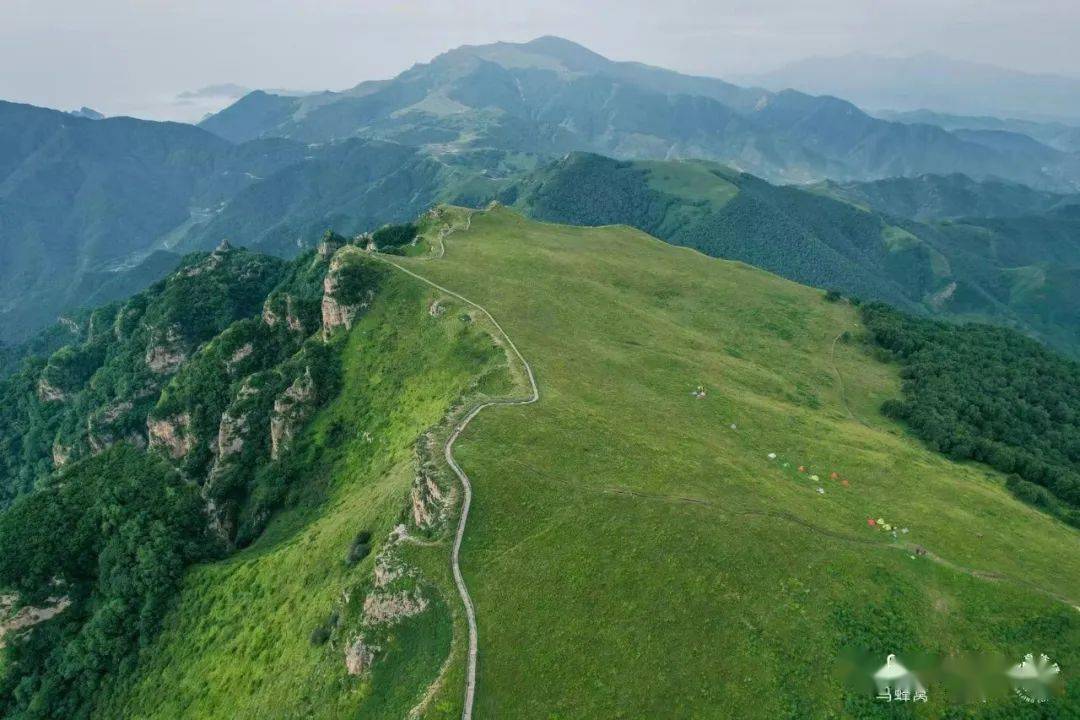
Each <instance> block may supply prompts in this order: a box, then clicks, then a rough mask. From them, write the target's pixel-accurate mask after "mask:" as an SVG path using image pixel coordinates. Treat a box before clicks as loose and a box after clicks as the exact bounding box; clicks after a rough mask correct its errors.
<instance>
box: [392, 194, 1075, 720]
mask: <svg viewBox="0 0 1080 720" xmlns="http://www.w3.org/2000/svg"><path fill="white" fill-rule="evenodd" d="M401 262H403V263H406V264H408V265H409V267H410V268H412V269H414V270H415V271H417V272H421V273H423V274H425V275H426V276H428V277H430V278H431V279H433V280H434V281H436V282H439V283H440V284H443V285H444V286H446V287H449V288H452V289H454V290H455V291H457V292H460V293H462V294H464V295H465V296H467V297H469V298H470V299H473V300H475V301H476V302H479V303H481V304H483V305H484V306H485V307H487V308H488V309H489V310H490V311H491V312H492V313H493V315H494V316H495V317H496V318H497V319H498V320H499V322H500V323H501V324H502V325H503V327H504V328H505V329H506V331H507V332H508V333H509V334H510V336H511V337H512V338H513V339H514V341H515V343H516V344H517V345H518V346H519V348H520V349H521V351H522V352H523V354H524V355H525V357H526V358H527V359H528V360H529V361H530V363H532V364H533V367H534V369H535V370H536V372H537V376H538V380H539V382H540V386H541V401H540V403H539V404H537V405H534V406H529V407H526V408H494V409H492V410H490V411H488V412H487V413H485V414H484V415H482V416H480V417H478V418H477V419H476V420H475V421H474V424H473V425H472V426H470V428H469V430H468V431H467V432H466V433H465V434H464V435H463V436H462V438H461V440H460V441H459V443H458V446H457V456H458V460H459V462H460V463H461V464H462V466H463V467H465V468H467V471H468V472H469V474H470V477H472V478H473V484H474V490H475V494H476V496H475V501H474V510H473V513H474V514H473V515H472V517H471V520H470V526H469V531H468V532H467V533H466V538H465V544H464V547H463V552H462V558H463V570H464V572H465V577H466V581H467V583H468V584H469V587H470V589H471V590H472V593H473V597H474V600H475V602H476V605H477V615H478V621H479V623H480V628H479V631H480V638H481V640H480V663H479V672H480V677H479V685H478V695H477V713H478V715H483V716H495V717H561V718H578V717H582V718H584V717H639V716H648V717H748V718H750V717H763V718H764V717H768V718H772V717H869V716H872V715H865V714H862V711H861V710H859V709H858V703H857V702H856V701H855V699H853V698H849V699H848V700H847V701H845V699H844V697H843V691H842V687H841V684H840V681H839V680H838V678H837V676H836V675H834V674H833V671H834V668H835V664H836V658H837V655H838V654H839V652H840V650H841V647H842V646H843V645H845V644H847V643H854V644H861V645H864V646H867V647H869V648H870V649H871V650H873V651H874V652H875V653H876V654H880V655H882V656H883V655H884V653H885V652H887V651H889V650H890V649H901V648H914V647H922V648H926V649H929V650H934V651H940V652H946V653H948V652H952V651H960V650H966V651H989V650H996V651H1001V652H1003V653H1005V654H1007V655H1009V656H1015V657H1020V656H1021V655H1022V654H1023V653H1025V652H1030V651H1031V648H1040V651H1044V652H1047V653H1048V654H1050V655H1051V656H1053V657H1054V658H1055V659H1056V660H1058V661H1059V662H1061V663H1062V666H1063V667H1067V666H1069V665H1074V664H1075V663H1076V662H1078V660H1080V658H1078V657H1077V650H1076V649H1077V647H1080V617H1078V616H1077V613H1076V611H1075V610H1074V609H1072V608H1071V607H1068V606H1066V605H1064V604H1062V603H1061V602H1059V601H1057V600H1054V599H1052V598H1051V597H1049V596H1048V595H1047V594H1044V593H1043V592H1041V591H1039V590H1036V589H1032V588H1033V587H1037V588H1041V589H1043V590H1045V591H1046V592H1047V593H1052V594H1056V595H1061V596H1064V597H1069V596H1070V594H1071V595H1075V588H1076V587H1077V581H1078V579H1080V564H1078V562H1077V557H1080V556H1078V554H1077V553H1076V552H1075V549H1076V548H1077V545H1078V536H1077V533H1076V531H1075V530H1072V529H1069V528H1067V527H1065V526H1064V525H1062V524H1060V523H1057V522H1055V521H1053V520H1052V519H1050V518H1048V517H1046V516H1045V515H1042V514H1041V513H1038V512H1037V511H1035V510H1033V509H1031V508H1028V507H1026V506H1024V505H1023V504H1021V503H1019V502H1017V501H1016V500H1014V499H1013V498H1012V497H1010V495H1009V493H1008V492H1007V491H1006V489H1005V488H1004V478H1003V477H1002V476H1001V475H999V474H996V473H994V472H992V471H989V470H987V469H986V468H985V467H982V466H978V465H971V464H956V463H952V462H950V461H948V460H947V459H945V458H943V457H941V456H939V455H936V454H934V453H932V452H930V451H928V450H926V449H924V448H923V447H922V446H921V444H920V443H918V442H917V441H915V440H914V439H913V438H911V437H910V436H908V435H907V434H906V433H905V432H904V431H903V429H902V428H900V427H899V426H897V425H896V424H895V423H893V422H891V421H889V420H887V419H886V418H884V417H882V416H881V415H880V414H879V413H878V411H877V408H878V406H879V405H880V402H881V401H882V400H883V399H886V398H887V397H889V396H895V393H896V392H897V391H898V380H897V378H896V376H895V374H894V373H895V371H894V370H893V369H891V368H889V367H888V366H887V365H884V364H882V363H880V362H878V361H875V360H873V359H872V358H870V357H869V356H868V355H867V354H866V352H865V350H864V349H863V348H862V346H861V345H860V344H859V343H850V344H845V343H837V344H836V345H835V354H834V344H833V341H834V339H835V338H836V337H837V336H838V335H839V334H840V333H841V332H842V331H844V330H848V331H850V332H852V333H854V334H855V335H856V336H858V335H859V334H860V333H861V329H860V326H859V323H858V319H857V317H856V315H855V313H854V310H853V309H852V308H850V307H849V306H847V305H846V304H842V303H840V304H829V303H824V302H822V300H821V295H820V293H819V292H818V291H814V290H811V289H808V288H805V287H801V286H798V285H795V284H793V283H790V282H787V281H783V280H780V279H779V278H776V277H774V276H771V275H768V274H767V273H764V272H762V271H760V270H756V269H753V268H750V267H747V266H745V265H741V264H738V263H731V262H724V261H718V260H713V259H709V258H706V257H704V256H702V255H700V254H698V253H695V252H691V251H688V250H685V249H680V248H675V247H671V246H669V245H666V244H664V243H661V242H658V241H657V240H655V239H653V238H650V237H647V236H645V235H643V234H641V233H638V232H636V231H633V230H629V229H627V228H623V227H609V228H597V229H581V228H573V227H566V226H559V225H550V224H542V223H536V222H531V221H528V220H525V219H524V218H522V217H520V216H518V215H515V214H514V213H512V212H510V211H508V210H503V209H498V210H495V211H492V212H488V213H483V214H479V215H475V216H474V217H473V219H472V222H471V229H470V230H468V231H459V232H457V233H455V234H454V235H453V236H451V238H450V239H449V240H448V242H447V252H446V255H445V257H444V258H443V259H441V260H438V261H430V260H428V261H425V260H419V259H404V260H402V261H401ZM642 268H648V272H642ZM837 370H839V371H840V373H841V376H842V378H843V388H844V398H845V399H846V401H845V399H842V398H841V394H840V387H839V385H838V381H837ZM698 384H703V385H704V386H705V387H706V390H707V396H706V397H705V398H703V399H697V398H694V397H692V396H691V391H692V390H694V388H695V387H696V386H697V385H698ZM731 423H735V424H736V426H737V429H736V430H732V429H730V427H729V426H730V424H731ZM768 452H777V453H778V454H779V456H780V457H779V460H778V461H770V460H769V459H768V458H767V457H766V454H767V453H768ZM781 461H783V462H789V463H791V464H792V467H789V468H787V469H784V468H783V467H782V464H781ZM798 464H805V465H807V466H808V467H809V469H810V472H813V473H817V474H820V475H821V478H822V480H821V481H820V484H821V485H822V486H823V487H824V488H825V489H826V494H825V495H818V494H817V493H816V492H815V491H814V486H813V484H812V483H811V482H810V481H809V480H807V475H808V474H809V473H806V474H803V473H799V472H798V471H797V470H794V469H793V467H794V466H796V465H798ZM833 470H836V471H838V472H840V473H841V474H842V475H843V476H844V477H845V478H850V480H851V483H850V487H849V488H843V487H842V486H841V485H839V484H838V483H837V482H836V481H830V480H829V479H828V473H829V472H831V471H833ZM868 516H869V517H879V516H884V517H886V518H887V519H888V520H889V521H890V522H894V523H896V524H897V525H899V526H903V527H910V529H911V534H910V535H907V536H904V538H905V540H904V541H905V542H908V543H918V544H920V545H923V546H925V547H926V548H928V549H929V550H930V551H931V552H933V553H935V554H936V555H937V556H940V557H941V558H943V559H944V560H945V561H947V562H949V563H951V564H952V565H954V566H962V567H964V568H970V569H972V570H978V571H985V572H995V573H1000V574H1001V575H1003V576H1005V579H1002V580H998V581H996V582H995V581H990V580H986V579H983V578H979V577H975V576H973V575H971V574H968V573H966V572H963V571H959V570H956V569H954V568H953V567H949V566H945V565H941V564H937V563H934V562H932V561H930V560H928V559H925V558H920V559H911V558H910V557H909V555H910V554H911V553H910V551H909V550H908V549H907V548H905V547H904V546H903V544H902V542H893V541H892V540H891V538H889V537H887V536H886V535H885V534H884V533H882V532H880V531H877V530H874V529H871V528H869V527H867V525H866V518H867V517H868ZM1071 687H1072V690H1071V692H1072V693H1073V695H1074V698H1075V694H1076V692H1077V688H1076V685H1075V680H1074V681H1073V684H1072V685H1071ZM947 705H948V703H947V701H946V699H945V698H944V697H943V696H942V694H941V693H938V694H937V695H936V696H935V695H933V694H932V701H931V704H930V706H929V707H928V708H927V714H928V715H929V716H933V717H940V716H942V715H943V714H944V713H945V711H946V708H947ZM968 710H970V711H972V712H975V711H977V710H978V709H977V708H968ZM999 711H1000V712H1001V713H1005V714H1004V715H1002V716H1008V717H1013V716H1016V717H1019V716H1022V715H1020V714H1019V713H1023V712H1025V710H1024V709H1023V708H1021V707H1019V706H1018V705H1016V706H1013V705H1008V706H1006V707H1004V708H999ZM988 712H989V711H988ZM1009 713H1017V714H1015V715H1011V714H1009ZM986 716H987V717H989V715H986Z"/></svg>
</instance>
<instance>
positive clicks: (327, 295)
mask: <svg viewBox="0 0 1080 720" xmlns="http://www.w3.org/2000/svg"><path fill="white" fill-rule="evenodd" d="M349 250H352V251H353V252H354V253H355V252H356V250H355V248H347V249H345V250H343V251H342V252H339V253H337V254H336V255H334V258H333V260H331V261H330V269H329V270H327V272H326V277H324V278H323V299H322V330H323V337H324V338H329V337H330V335H331V333H333V331H334V330H335V329H337V328H339V327H344V328H345V329H346V330H348V329H350V328H352V325H353V321H354V320H355V319H356V315H357V313H358V312H359V311H360V309H361V308H362V307H364V306H365V305H367V303H366V302H363V303H348V302H345V301H344V300H343V299H342V298H341V295H342V290H343V287H342V284H343V282H342V281H343V278H342V275H343V269H344V268H345V263H346V262H347V260H348V259H349Z"/></svg>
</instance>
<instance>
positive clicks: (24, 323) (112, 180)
mask: <svg viewBox="0 0 1080 720" xmlns="http://www.w3.org/2000/svg"><path fill="white" fill-rule="evenodd" d="M466 180H468V181H473V180H475V181H477V182H479V183H480V184H481V186H482V185H483V184H484V181H483V178H477V177H476V174H475V173H472V172H464V171H462V170H458V169H455V168H454V167H452V166H450V165H448V164H446V163H443V162H440V161H437V160H434V159H432V158H431V157H430V156H429V155H427V154H425V153H422V152H421V151H419V150H418V149H416V148H411V147H406V146H403V145H397V144H391V143H380V142H375V141H364V140H360V139H356V140H352V141H349V142H344V143H338V144H334V145H327V146H324V147H320V148H308V147H305V146H304V145H302V144H300V143H297V142H294V141H290V140H284V139H280V138H270V139H265V140H256V141H253V142H248V143H244V144H240V145H237V144H234V143H231V142H228V141H226V140H223V139H221V138H219V137H217V136H215V135H213V134H211V133H209V132H207V131H205V130H201V129H199V128H197V127H194V126H191V125H184V124H180V123H160V122H150V121H145V120H136V119H133V118H110V119H104V120H89V119H86V118H85V117H77V116H73V115H70V114H67V113H63V112H59V111H55V110H46V109H42V108H36V107H32V106H29V105H18V104H14V103H4V102H0V342H9V343H10V342H16V341H19V340H21V339H23V338H25V337H26V336H27V335H28V334H29V333H32V332H33V331H34V330H36V329H38V328H40V327H43V326H45V325H48V324H50V323H52V322H54V321H55V320H56V317H57V315H58V314H60V313H62V312H65V311H67V310H70V309H72V308H75V307H78V306H80V305H82V304H85V303H93V304H99V303H102V302H106V301H109V300H112V299H115V298H121V297H126V296H127V295H130V294H131V293H132V292H135V291H137V290H139V289H141V288H143V287H145V286H146V285H148V284H149V283H151V282H153V281H155V280H157V279H159V278H160V277H163V276H164V275H165V274H166V273H167V272H169V271H170V270H171V269H172V267H174V266H175V264H176V263H177V262H178V261H179V258H180V255H179V254H178V253H180V252H186V251H188V250H197V249H210V248H213V247H214V246H215V245H217V243H218V242H220V241H221V240H222V239H223V238H230V239H233V240H235V241H240V242H243V243H244V244H245V245H250V246H257V247H260V248H261V249H263V250H266V251H269V252H274V253H277V254H279V255H285V256H291V255H293V254H295V253H297V252H299V251H300V250H301V249H303V248H304V247H305V244H306V243H308V242H310V241H311V239H312V238H317V237H318V235H319V233H321V231H322V230H324V229H325V228H326V227H327V226H328V225H334V226H336V227H338V228H340V229H341V230H343V231H347V232H350V233H355V232H359V231H362V230H371V229H374V228H376V227H378V226H379V225H381V224H382V223H384V222H389V221H393V220H404V219H408V218H412V217H415V216H416V215H417V214H418V213H420V212H422V211H423V210H424V209H425V208H427V207H428V206H429V205H430V204H432V203H433V202H435V201H436V200H437V199H439V198H440V197H441V194H442V193H443V192H444V191H447V189H448V188H454V187H456V186H457V184H458V183H463V182H465V181H466ZM481 194H482V195H484V196H489V195H490V194H491V193H490V192H482V193H481Z"/></svg>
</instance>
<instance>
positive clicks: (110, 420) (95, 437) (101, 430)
mask: <svg viewBox="0 0 1080 720" xmlns="http://www.w3.org/2000/svg"><path fill="white" fill-rule="evenodd" d="M132 408H133V405H132V403H130V402H128V401H126V400H125V401H122V402H118V403H115V404H113V405H107V406H105V408H103V409H102V410H100V411H99V412H97V413H94V414H92V415H90V417H88V418H87V419H86V441H87V442H88V443H89V444H90V451H91V452H92V453H93V454H95V455H96V454H98V453H100V452H102V451H104V450H106V449H108V448H110V447H112V446H113V445H115V444H116V443H117V442H119V441H120V440H128V441H130V442H131V443H132V444H133V445H136V446H140V447H141V446H144V445H145V444H146V440H144V439H143V437H142V435H140V434H138V433H127V434H126V435H125V434H124V433H123V432H122V430H118V428H117V427H116V421H117V420H119V419H120V418H121V417H123V416H125V415H127V414H128V413H130V412H131V410H132Z"/></svg>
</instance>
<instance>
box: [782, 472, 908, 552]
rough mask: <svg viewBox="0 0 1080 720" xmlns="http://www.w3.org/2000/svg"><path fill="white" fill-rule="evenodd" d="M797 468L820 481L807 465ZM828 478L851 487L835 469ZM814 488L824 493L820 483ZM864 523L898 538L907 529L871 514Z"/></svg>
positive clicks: (817, 481)
mask: <svg viewBox="0 0 1080 720" xmlns="http://www.w3.org/2000/svg"><path fill="white" fill-rule="evenodd" d="M766 457H767V458H769V460H776V459H777V457H778V455H777V454H776V453H774V452H771V453H769V454H768V455H766ZM781 467H783V468H784V469H788V468H790V467H791V463H787V462H785V463H782V464H781ZM797 470H798V472H799V473H802V474H804V475H807V477H808V478H809V480H810V481H811V482H813V483H820V482H821V476H819V475H816V474H813V473H810V471H809V470H808V469H807V467H806V466H805V465H799V466H798V468H797ZM829 479H830V480H833V481H835V482H838V483H839V484H840V485H841V486H842V487H851V482H850V481H849V480H848V479H847V478H845V477H843V476H841V475H840V473H838V472H837V471H835V470H833V471H831V472H830V473H829ZM815 490H816V492H817V493H818V494H819V495H824V494H825V488H824V487H822V486H821V485H818V486H817V487H816V488H815ZM866 524H867V526H869V527H872V528H874V529H876V530H880V531H883V532H886V533H891V534H892V536H893V537H894V538H898V537H899V536H900V535H907V534H908V529H907V528H906V527H899V526H898V525H897V524H896V523H893V522H889V521H888V520H886V519H885V518H883V517H878V518H875V517H873V516H867V518H866Z"/></svg>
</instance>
